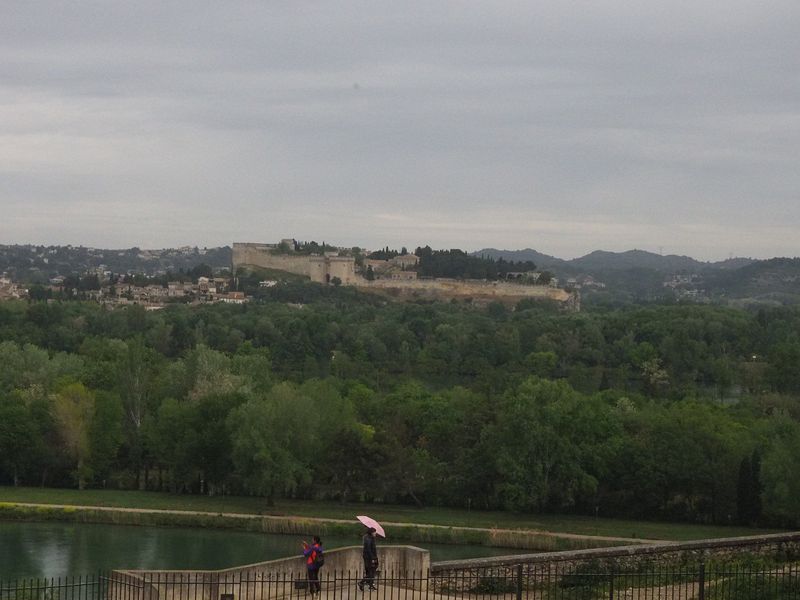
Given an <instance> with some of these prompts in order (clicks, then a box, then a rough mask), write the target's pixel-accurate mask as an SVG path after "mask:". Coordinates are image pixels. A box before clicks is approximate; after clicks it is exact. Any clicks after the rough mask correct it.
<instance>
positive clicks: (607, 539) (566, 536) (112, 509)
mask: <svg viewBox="0 0 800 600" xmlns="http://www.w3.org/2000/svg"><path fill="white" fill-rule="evenodd" d="M0 504H5V505H12V506H27V507H31V508H60V509H73V510H97V511H105V512H127V513H146V514H170V515H196V516H208V517H226V518H232V519H243V520H250V519H260V520H274V521H285V520H287V519H296V520H299V521H310V522H312V523H345V524H347V523H351V524H355V522H356V521H355V519H353V520H350V519H331V518H322V517H303V516H292V515H282V516H275V515H256V514H248V513H223V512H205V511H197V510H177V509H168V508H120V507H116V506H82V505H77V504H43V503H33V502H0ZM381 523H382V524H383V525H384V527H387V528H390V527H393V526H397V527H425V528H430V529H447V530H452V531H463V532H483V533H489V534H490V535H492V534H497V533H511V534H514V533H520V534H535V535H541V536H544V537H552V538H561V539H568V540H596V541H599V542H620V543H625V544H669V543H672V542H669V541H665V540H650V539H643V538H628V537H615V536H607V535H586V534H580V533H560V532H559V533H556V532H552V531H544V530H539V529H503V528H497V527H464V526H455V527H451V526H449V525H433V524H428V523H405V522H396V521H382V522H381Z"/></svg>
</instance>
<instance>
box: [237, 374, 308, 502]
mask: <svg viewBox="0 0 800 600" xmlns="http://www.w3.org/2000/svg"><path fill="white" fill-rule="evenodd" d="M309 414H312V413H311V406H310V405H309V402H308V400H307V399H306V398H304V397H303V396H301V395H300V394H298V393H297V389H296V388H295V387H294V386H291V385H289V384H285V383H284V384H278V385H276V386H275V387H274V388H272V390H270V392H269V394H267V396H266V397H264V398H254V399H251V400H249V401H247V402H246V403H245V404H242V405H241V406H239V407H238V408H236V409H235V410H233V411H232V412H231V414H230V416H229V417H228V420H227V424H228V428H229V431H230V432H231V438H232V440H233V448H232V453H231V458H232V460H233V465H234V468H235V470H236V474H237V476H238V477H239V478H240V479H241V481H242V483H243V485H244V488H245V490H246V491H248V492H249V493H251V494H258V495H261V496H266V498H267V499H268V501H269V502H270V503H271V502H273V501H274V500H275V498H276V497H278V496H283V495H286V494H291V493H293V492H294V491H296V490H297V489H298V488H299V487H300V486H302V485H305V484H307V483H308V482H310V481H311V470H310V464H311V462H310V460H311V457H310V456H308V451H309V447H308V444H309V443H310V442H309V440H313V439H314V431H313V430H311V429H310V428H309V427H308V425H307V420H306V418H307V415H309Z"/></svg>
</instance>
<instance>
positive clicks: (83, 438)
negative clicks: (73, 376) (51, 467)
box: [52, 383, 95, 490]
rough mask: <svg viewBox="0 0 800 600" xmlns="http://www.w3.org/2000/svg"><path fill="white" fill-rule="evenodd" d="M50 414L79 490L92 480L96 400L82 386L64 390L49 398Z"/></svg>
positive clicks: (76, 384) (70, 386)
mask: <svg viewBox="0 0 800 600" xmlns="http://www.w3.org/2000/svg"><path fill="white" fill-rule="evenodd" d="M52 400H53V410H54V412H55V415H56V421H57V422H58V425H59V430H60V432H61V437H62V439H63V442H64V448H65V450H66V453H67V455H68V456H69V457H70V458H71V459H72V462H73V464H74V465H75V470H74V477H75V480H76V481H77V483H78V489H79V490H82V489H84V488H85V487H86V481H87V480H88V479H89V477H91V467H90V465H89V462H88V459H89V456H90V451H91V448H90V445H89V431H90V429H91V426H92V421H93V419H94V412H95V397H94V394H93V393H92V392H90V391H89V390H88V389H86V388H85V387H84V386H83V384H81V383H72V384H68V385H66V386H64V387H63V388H61V389H60V390H59V391H57V392H56V393H55V394H53V396H52Z"/></svg>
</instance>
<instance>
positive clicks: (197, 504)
mask: <svg viewBox="0 0 800 600" xmlns="http://www.w3.org/2000/svg"><path fill="white" fill-rule="evenodd" d="M0 502H11V503H27V504H47V505H70V506H91V507H99V508H129V509H153V510H177V511H183V512H198V513H211V514H213V515H217V514H220V513H223V514H228V513H230V514H244V515H251V516H270V517H291V518H293V519H300V520H303V519H313V518H322V519H328V520H333V521H334V522H336V521H341V522H344V523H352V522H353V518H354V516H355V515H357V514H368V515H371V516H373V517H375V518H376V519H378V520H379V521H381V522H391V523H407V524H410V525H414V526H423V527H428V526H431V525H438V526H443V527H446V528H454V527H466V528H471V529H474V528H477V529H486V530H491V531H499V530H525V531H531V532H536V533H539V534H547V535H559V534H574V535H579V536H591V537H597V536H599V537H613V538H632V539H635V540H642V539H649V540H670V541H682V540H697V539H710V538H725V537H737V536H746V535H758V534H764V533H778V532H779V530H767V529H756V528H749V527H731V526H714V525H697V524H688V523H664V522H656V521H635V520H629V519H607V518H595V517H584V516H575V515H532V514H519V513H511V512H502V511H483V510H464V509H452V508H436V507H425V508H417V507H413V506H398V505H386V504H363V503H338V502H319V501H308V500H279V501H277V502H276V503H275V504H274V505H267V503H266V502H265V500H264V499H263V498H254V497H241V496H193V495H176V494H168V493H162V492H141V491H120V490H83V491H79V490H74V489H54V488H30V487H4V486H0Z"/></svg>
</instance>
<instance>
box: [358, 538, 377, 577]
mask: <svg viewBox="0 0 800 600" xmlns="http://www.w3.org/2000/svg"><path fill="white" fill-rule="evenodd" d="M361 555H362V557H363V558H364V577H362V578H361V581H359V582H358V589H359V590H361V591H362V592H363V591H364V585H368V586H369V589H370V590H371V591H374V590H377V589H378V588H377V587H376V586H375V572H376V571H377V570H378V548H377V547H376V546H375V528H374V527H368V528H367V532H366V533H365V534H364V545H363V546H362V550H361Z"/></svg>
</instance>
